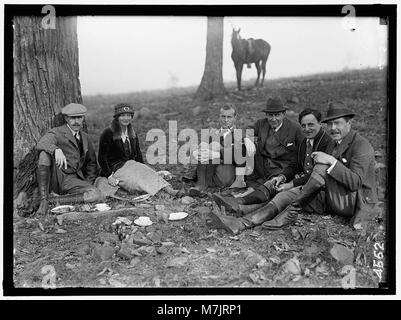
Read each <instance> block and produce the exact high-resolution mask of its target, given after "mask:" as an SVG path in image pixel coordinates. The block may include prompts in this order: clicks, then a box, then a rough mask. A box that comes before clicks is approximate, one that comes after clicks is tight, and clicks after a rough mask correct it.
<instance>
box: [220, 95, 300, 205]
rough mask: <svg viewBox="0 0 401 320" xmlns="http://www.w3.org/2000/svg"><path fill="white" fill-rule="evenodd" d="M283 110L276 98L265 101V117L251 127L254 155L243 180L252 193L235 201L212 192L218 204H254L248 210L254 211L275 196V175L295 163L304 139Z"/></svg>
mask: <svg viewBox="0 0 401 320" xmlns="http://www.w3.org/2000/svg"><path fill="white" fill-rule="evenodd" d="M286 110H287V108H286V107H285V106H284V104H283V102H282V100H281V98H280V97H274V98H269V99H268V100H267V103H266V108H265V109H264V110H263V112H264V113H265V114H266V117H265V118H264V119H260V120H258V121H257V122H256V123H255V125H254V126H253V127H252V128H253V129H254V136H255V139H256V143H255V144H256V154H255V157H254V172H253V174H252V175H250V176H249V177H247V184H248V186H251V187H253V188H254V189H255V190H254V191H253V192H252V193H250V194H248V195H246V196H244V197H239V198H233V197H224V196H221V195H220V194H217V193H216V194H214V195H213V198H214V200H215V201H216V203H217V204H218V205H222V206H225V207H233V208H235V207H238V206H239V205H251V204H255V206H254V207H253V208H252V209H257V208H258V207H260V206H261V204H262V203H265V202H267V201H269V200H270V199H271V198H273V197H274V196H275V195H276V193H277V191H276V187H277V185H278V183H279V181H280V180H279V179H278V175H279V174H280V173H281V172H282V171H283V169H285V168H286V167H288V166H289V165H290V163H292V162H294V161H296V158H297V150H298V146H299V145H300V144H301V142H302V141H303V139H304V134H303V133H302V130H301V126H300V125H299V124H298V123H296V122H294V121H292V120H290V119H288V118H286V116H285V114H286ZM234 211H235V210H234Z"/></svg>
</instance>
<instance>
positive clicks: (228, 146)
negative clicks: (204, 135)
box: [209, 127, 246, 166]
mask: <svg viewBox="0 0 401 320" xmlns="http://www.w3.org/2000/svg"><path fill="white" fill-rule="evenodd" d="M234 130H237V131H238V132H241V135H239V134H238V133H237V134H236V135H238V137H237V136H236V135H234ZM212 133H213V135H215V136H217V137H218V140H219V142H220V163H221V164H224V163H225V164H233V165H234V166H244V165H245V156H243V155H246V147H245V144H244V138H245V134H244V132H243V131H242V130H241V129H237V128H235V127H234V129H233V130H232V131H230V133H228V134H227V135H225V136H224V135H223V133H222V131H221V129H216V130H214V131H212ZM215 139H216V137H215ZM235 140H238V141H235ZM212 141H213V138H212V137H210V138H209V143H211V142H212ZM241 160H243V162H242V161H241Z"/></svg>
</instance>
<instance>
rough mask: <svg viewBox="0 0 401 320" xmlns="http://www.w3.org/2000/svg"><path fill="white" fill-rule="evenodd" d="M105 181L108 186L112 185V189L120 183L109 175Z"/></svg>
mask: <svg viewBox="0 0 401 320" xmlns="http://www.w3.org/2000/svg"><path fill="white" fill-rule="evenodd" d="M107 181H108V182H109V184H110V185H112V186H113V187H116V186H118V184H119V183H120V181H119V180H118V179H116V178H114V177H113V175H110V177H108V178H107Z"/></svg>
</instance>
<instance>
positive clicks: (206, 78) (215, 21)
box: [195, 17, 226, 100]
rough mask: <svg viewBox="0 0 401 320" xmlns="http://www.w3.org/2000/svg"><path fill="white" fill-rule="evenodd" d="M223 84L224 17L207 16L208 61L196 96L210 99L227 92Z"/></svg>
mask: <svg viewBox="0 0 401 320" xmlns="http://www.w3.org/2000/svg"><path fill="white" fill-rule="evenodd" d="M225 91H226V90H225V88H224V84H223V17H208V18H207V41H206V62H205V70H204V72H203V77H202V81H201V84H200V86H199V88H198V90H197V91H196V94H195V97H196V98H199V99H201V100H210V99H213V98H216V97H220V96H223V95H224V94H225Z"/></svg>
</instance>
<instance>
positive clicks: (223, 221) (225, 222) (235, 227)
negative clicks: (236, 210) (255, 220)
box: [210, 212, 246, 235]
mask: <svg viewBox="0 0 401 320" xmlns="http://www.w3.org/2000/svg"><path fill="white" fill-rule="evenodd" d="M210 218H211V219H212V224H213V226H214V227H215V228H216V229H224V230H226V231H228V232H229V233H231V234H234V235H235V234H238V233H239V232H240V231H242V230H244V229H245V228H246V226H245V224H244V223H243V221H242V220H243V219H242V218H236V217H231V216H225V215H222V214H219V213H216V212H211V213H210Z"/></svg>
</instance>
